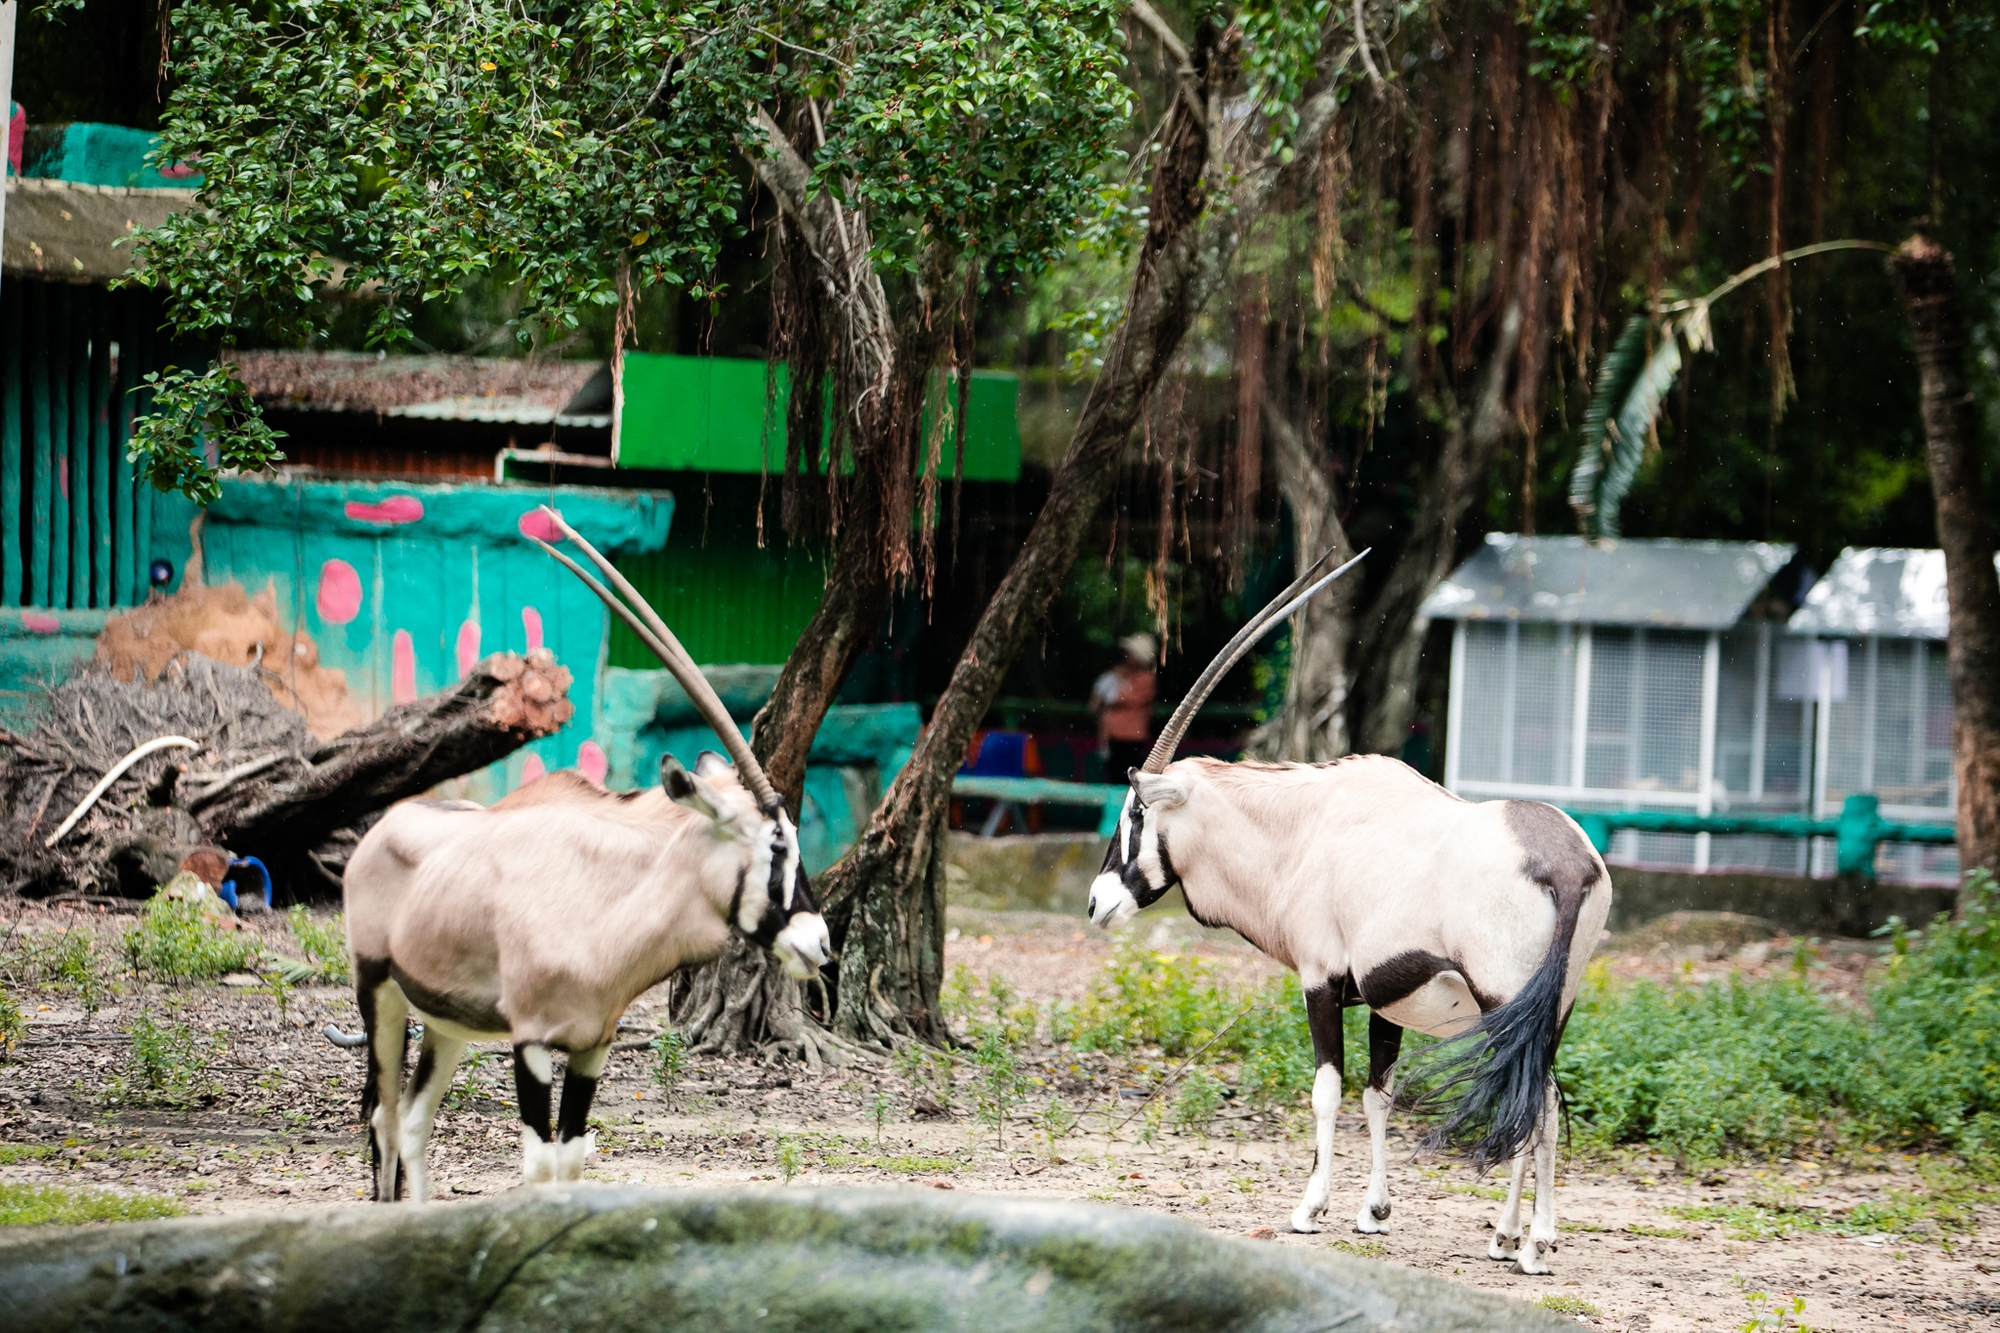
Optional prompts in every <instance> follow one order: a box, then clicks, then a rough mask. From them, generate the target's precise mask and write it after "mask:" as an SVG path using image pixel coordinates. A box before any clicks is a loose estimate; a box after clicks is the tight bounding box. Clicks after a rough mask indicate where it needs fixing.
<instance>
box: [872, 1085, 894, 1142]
mask: <svg viewBox="0 0 2000 1333" xmlns="http://www.w3.org/2000/svg"><path fill="white" fill-rule="evenodd" d="M895 1109H896V1102H895V1099H894V1098H892V1097H890V1096H889V1094H888V1093H886V1092H878V1093H876V1094H875V1095H874V1096H873V1097H871V1098H869V1099H868V1119H869V1121H870V1122H871V1123H873V1124H874V1126H875V1142H876V1143H877V1144H879V1143H881V1142H882V1130H883V1128H884V1127H885V1126H887V1125H888V1123H889V1113H890V1112H891V1111H893V1110H895Z"/></svg>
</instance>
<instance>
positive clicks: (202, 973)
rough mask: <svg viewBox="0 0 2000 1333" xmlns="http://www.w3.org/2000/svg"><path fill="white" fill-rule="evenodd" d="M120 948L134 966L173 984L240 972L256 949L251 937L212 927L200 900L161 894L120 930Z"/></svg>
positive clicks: (250, 964)
mask: <svg viewBox="0 0 2000 1333" xmlns="http://www.w3.org/2000/svg"><path fill="white" fill-rule="evenodd" d="M124 948H125V956H126V958H127V959H128V960H129V961H130V963H131V965H132V966H133V967H134V968H135V969H137V970H138V971H140V972H144V973H146V974H148V975H150V976H152V977H154V978H156V979H158V980H160V981H167V982H174V983H186V982H190V981H206V980H208V979H209V978H211V977H219V976H221V975H222V974H223V973H225V972H240V971H243V970H244V969H246V968H249V967H250V966H252V965H253V964H255V963H256V961H257V955H258V952H259V949H258V944H257V939H256V937H255V936H253V935H249V934H246V933H242V932H237V931H225V930H221V929H218V928H217V926H216V924H215V919H214V918H213V917H212V916H210V915H209V913H208V912H207V911H206V910H205V909H204V908H203V906H202V904H201V903H199V902H196V901H191V900H189V899H185V898H169V897H166V896H165V895H163V894H162V895H156V896H155V897H153V898H152V899H151V900H150V901H148V902H147V903H146V905H145V907H144V908H142V909H141V910H140V913H139V924H138V925H136V926H134V927H132V928H131V929H130V930H128V931H126V932H125V939H124Z"/></svg>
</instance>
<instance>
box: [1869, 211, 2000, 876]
mask: <svg viewBox="0 0 2000 1333" xmlns="http://www.w3.org/2000/svg"><path fill="white" fill-rule="evenodd" d="M1890 265H1891V267H1892V268H1894V269H1895V271H1896V275H1897V277H1898V278H1899V279H1900V281H1901V284H1902V289H1903V303H1904V309H1905V312H1906V313H1907V315H1908V318H1909V321H1910V341H1911V343H1912V344H1914V346H1915V348H1916V353H1917V370H1918V374H1919V376H1920V377H1921V382H1922V388H1923V417H1924V445H1925V454H1926V456H1927V458H1928V460H1929V463H1930V472H1931V490H1932V492H1933V494H1934V497H1935V500H1936V503H1937V532H1938V545H1939V546H1941V547H1943V548H1944V565H1945V587H1946V594H1947V597H1948V598H1949V601H1950V608H1951V609H1950V622H1949V637H1948V639H1947V640H1946V644H1945V656H1946V660H1947V662H1948V664H1949V667H1950V671H1951V751H1952V772H1953V774H1954V776H1955V777H1956V778H1957V780H1958V860H1959V865H1960V866H1961V867H1962V868H1963V869H1966V870H1971V869H1974V868H1975V867H1979V868H1984V869H1986V870H1988V871H1993V872H1995V873H2000V577H1996V575H1995V573H1994V567H1993V553H1994V532H1993V519H1992V514H1991V511H1990V510H1989V509H1988V508H1987V501H1986V487H1985V481H1984V478H1983V477H1982V475H1981V471H1980V462H1981V459H1980V455H1981V453H1982V449H1981V445H1982V440H1981V432H1980V423H1979V409H1978V405H1977V404H1976V403H1975V402H1974V400H1973V397H1972V391H1971V389H1970V388H1969V387H1968V386H1967V384H1966V377H1965V325H1964V322H1963V320H1962V319H1961V317H1960V314H1959V308H1958V283H1957V278H1956V275H1955V273H1954V271H1953V264H1952V257H1951V253H1950V252H1949V251H1948V250H1945V249H1944V248H1943V247H1942V246H1940V245H1938V244H1937V243H1936V242H1935V241H1933V240H1931V239H1930V238H1929V237H1928V236H1925V235H1923V234H1922V233H1918V234H1917V235H1915V236H1912V237H1911V238H1910V239H1909V240H1907V241H1905V242H1903V245H1902V247H1901V248H1900V249H1899V250H1897V251H1896V254H1895V257H1894V258H1893V259H1892V260H1891V261H1890Z"/></svg>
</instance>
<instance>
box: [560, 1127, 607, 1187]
mask: <svg viewBox="0 0 2000 1333" xmlns="http://www.w3.org/2000/svg"><path fill="white" fill-rule="evenodd" d="M596 1155H597V1132H596V1131H595V1130H593V1131H591V1132H590V1133H588V1134H586V1135H584V1136H583V1137H582V1138H580V1139H571V1140H570V1141H569V1142H568V1143H558V1144H557V1145H556V1179H557V1180H582V1179H583V1168H584V1166H585V1165H586V1164H587V1163H588V1162H589V1161H590V1159H591V1158H592V1157H594V1156H596Z"/></svg>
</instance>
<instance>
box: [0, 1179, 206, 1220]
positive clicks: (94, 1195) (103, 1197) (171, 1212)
mask: <svg viewBox="0 0 2000 1333" xmlns="http://www.w3.org/2000/svg"><path fill="white" fill-rule="evenodd" d="M186 1211H187V1209H185V1208H182V1207H181V1206H180V1205H179V1204H177V1203H175V1202H174V1201H173V1200H171V1199H163V1198H161V1197H160V1196H159V1195H157V1194H113V1193H111V1192H109V1191H108V1190H74V1189H64V1188H62V1187H61V1186H59V1185H0V1226H6V1227H32V1226H65V1227H73V1226H81V1225H82V1224H83V1223H85V1222H142V1221H145V1220H146V1219H148V1218H154V1217H179V1216H180V1215H181V1214H183V1213H185V1212H186Z"/></svg>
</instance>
